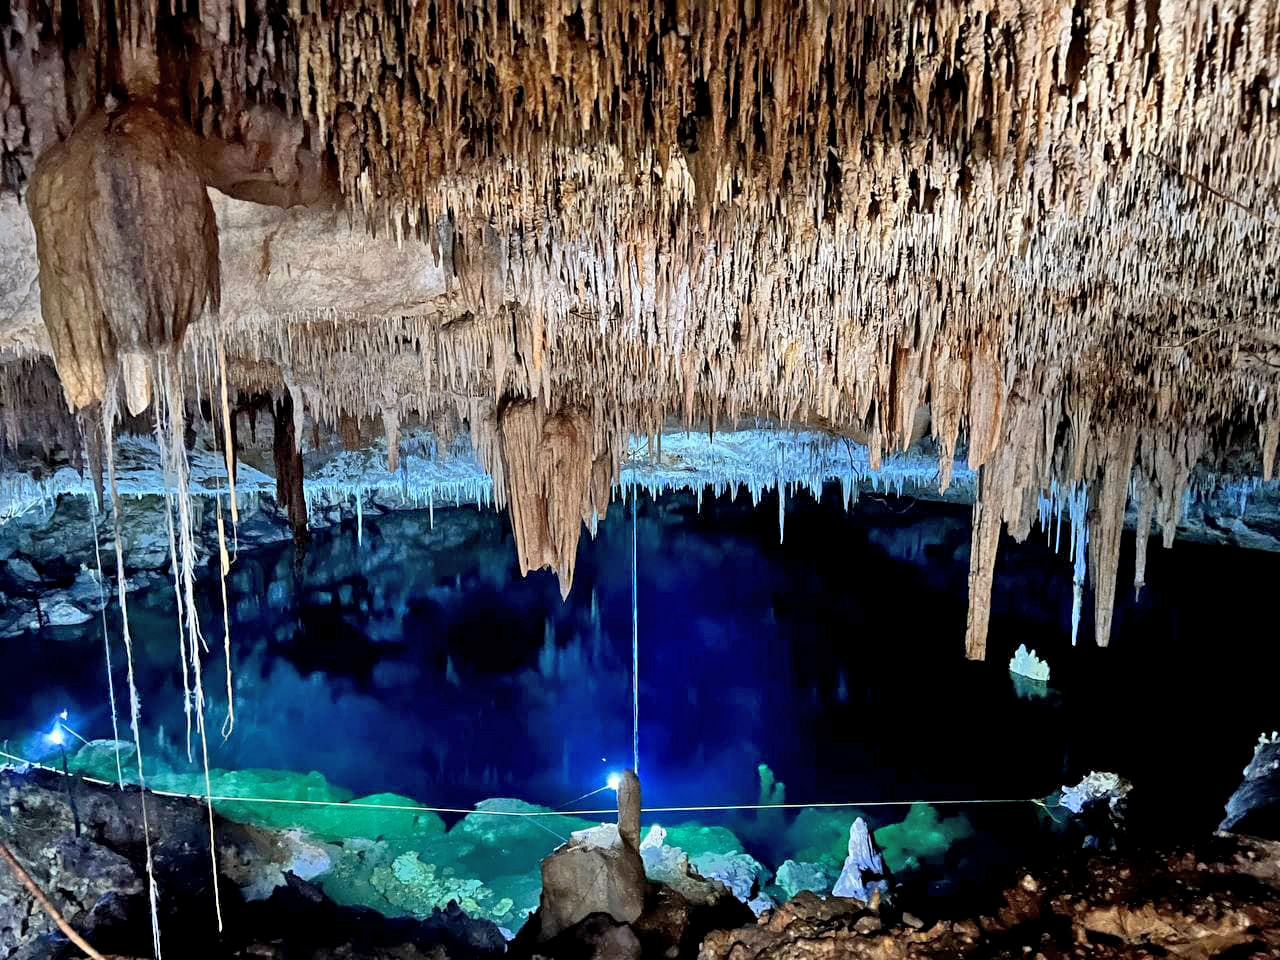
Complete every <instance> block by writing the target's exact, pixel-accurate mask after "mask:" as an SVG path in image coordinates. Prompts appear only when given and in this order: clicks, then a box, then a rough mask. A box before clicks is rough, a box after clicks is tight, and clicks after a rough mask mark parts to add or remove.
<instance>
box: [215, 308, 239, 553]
mask: <svg viewBox="0 0 1280 960" xmlns="http://www.w3.org/2000/svg"><path fill="white" fill-rule="evenodd" d="M218 381H219V384H220V387H221V393H222V446H223V450H224V451H225V453H226V455H227V489H228V490H230V491H231V536H232V539H233V541H234V542H235V545H236V547H237V549H238V548H239V545H240V539H239V525H240V507H239V505H238V504H237V503H236V449H235V445H234V444H233V443H232V440H231V404H230V402H229V401H228V399H227V353H226V350H225V349H224V347H223V343H222V331H221V330H219V331H218ZM218 541H219V543H221V542H222V522H221V520H219V522H218ZM226 555H227V551H226V548H225V547H224V548H223V550H222V556H223V558H224V561H223V562H224V563H225V557H226Z"/></svg>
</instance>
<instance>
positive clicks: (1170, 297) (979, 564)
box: [0, 0, 1280, 657]
mask: <svg viewBox="0 0 1280 960" xmlns="http://www.w3.org/2000/svg"><path fill="white" fill-rule="evenodd" d="M10 8H11V9H10V10H9V11H8V13H6V15H5V16H4V17H3V18H0V41H2V42H0V189H8V190H11V191H15V192H20V193H21V192H25V194H26V197H27V202H28V204H29V207H30V210H31V213H32V216H33V218H34V219H35V222H36V226H37V228H38V231H37V232H38V233H39V234H40V244H39V283H38V288H39V302H40V304H41V308H40V310H39V311H36V310H35V307H34V301H33V298H32V294H33V292H34V290H35V287H36V286H37V285H36V284H34V283H33V280H34V271H33V267H32V264H33V263H35V258H34V257H33V256H32V255H31V250H30V247H31V239H30V237H29V236H26V234H25V233H24V231H21V230H13V231H7V232H5V234H4V235H3V236H0V350H2V351H4V353H3V354H0V360H3V361H5V363H4V365H5V366H14V365H15V363H21V362H29V361H31V360H32V359H36V358H39V357H43V356H47V355H49V354H52V356H53V357H54V359H55V360H56V362H57V365H58V371H59V375H60V379H61V384H62V389H63V390H64V391H65V392H66V396H67V398H68V400H70V402H71V404H72V405H73V406H75V407H84V406H87V405H92V404H93V403H94V402H95V401H96V400H99V399H102V398H104V396H105V391H106V389H107V383H108V379H109V378H110V376H111V375H112V372H113V371H116V370H119V371H120V375H121V377H122V378H123V380H124V384H125V387H126V388H127V389H126V394H125V401H126V404H127V405H128V406H129V407H130V408H131V409H138V408H140V407H141V406H142V405H143V404H144V403H145V402H146V400H147V398H148V389H147V388H148V383H147V375H146V374H145V372H144V371H145V370H146V369H147V364H146V363H145V362H143V359H142V358H144V357H145V356H146V355H147V354H148V353H150V352H153V351H155V350H156V349H158V348H160V347H161V346H162V345H165V346H166V348H168V347H169V346H173V347H180V353H179V356H180V359H181V362H182V363H184V364H186V365H188V366H189V367H190V368H191V370H192V372H193V375H190V376H187V377H185V378H184V379H183V382H184V383H186V384H188V392H189V394H190V395H191V396H190V399H191V400H195V399H196V398H197V396H198V395H199V394H200V391H201V387H202V384H203V385H204V386H210V385H212V384H213V383H214V382H215V377H214V374H213V371H215V370H220V371H224V372H225V374H226V377H227V380H228V381H229V382H230V385H231V388H232V391H241V392H244V393H245V394H246V395H250V394H255V393H270V394H272V395H274V396H276V397H277V398H279V396H280V395H281V393H282V392H283V391H288V392H289V393H290V394H291V395H292V396H293V402H294V403H295V406H296V407H297V408H298V409H299V411H300V412H299V417H300V418H306V417H309V418H311V421H312V422H313V425H315V426H316V427H317V428H319V427H323V428H325V429H336V428H337V426H338V425H339V423H341V422H348V421H350V420H351V419H352V418H354V420H355V421H357V422H359V421H360V420H361V419H368V420H371V421H373V422H381V423H382V424H383V428H384V432H385V434H386V435H387V437H388V440H389V441H390V442H389V449H388V454H389V457H390V461H391V463H392V464H393V465H394V464H395V463H396V452H397V449H398V446H399V444H398V438H399V437H401V436H402V435H403V433H404V431H405V429H406V428H407V427H409V426H410V425H413V424H415V423H425V424H430V425H432V426H433V427H438V428H439V433H440V434H441V435H443V436H451V435H452V434H453V433H456V432H458V431H465V432H468V433H469V434H470V435H471V438H472V443H473V447H474V449H476V450H477V452H478V453H479V455H480V458H481V460H482V462H483V463H484V465H485V466H486V468H487V469H488V470H489V471H490V473H491V474H492V475H493V477H494V488H495V500H497V501H498V502H499V503H500V504H504V505H505V504H508V503H509V505H510V508H511V515H512V523H513V527H514V529H515V531H516V543H517V549H518V551H519V555H520V563H521V568H522V569H524V570H532V569H538V568H542V567H549V568H550V569H552V570H554V571H555V572H556V573H557V575H558V576H559V578H560V582H561V586H562V589H565V590H567V589H568V587H569V585H570V584H571V582H572V576H573V566H574V554H575V552H576V546H577V542H578V538H579V536H580V530H581V524H582V523H583V522H584V521H585V522H586V524H587V526H588V527H590V526H591V525H592V523H593V522H594V520H595V518H596V517H598V516H599V515H601V514H603V512H604V510H605V508H606V506H607V503H608V500H609V498H610V494H611V486H612V484H613V483H614V482H616V478H617V473H616V471H617V460H618V455H619V451H620V450H621V449H622V446H623V444H624V443H625V441H626V438H627V437H628V436H629V435H633V434H634V435H649V436H655V435H657V434H659V433H660V432H661V430H662V429H663V427H664V426H667V425H668V424H669V423H674V424H678V425H680V426H683V427H685V428H688V429H699V430H708V431H711V432H714V431H716V430H718V429H720V428H722V427H723V426H726V425H731V424H733V423H735V422H737V421H739V420H741V419H743V418H754V417H763V418H768V419H769V420H770V421H771V422H774V423H776V424H779V425H781V426H786V425H791V424H805V425H807V426H813V425H822V426H823V427H824V429H828V430H829V431H830V432H831V434H832V435H833V436H836V437H840V438H843V439H844V440H845V441H846V442H849V443H852V442H855V441H856V442H858V443H863V444H865V445H866V446H867V447H868V450H869V457H870V462H871V464H872V465H873V466H876V465H878V464H880V462H881V460H882V457H883V456H884V455H886V454H889V453H892V452H894V451H896V450H901V449H904V448H906V447H908V446H911V445H912V444H914V443H915V442H916V441H917V440H918V439H919V438H920V437H921V436H923V435H924V434H926V433H928V434H931V435H932V437H933V438H934V441H935V442H936V447H937V452H938V457H939V464H938V485H939V488H940V489H944V490H945V489H946V488H947V486H948V484H949V481H950V474H951V469H952V463H953V460H954V458H955V457H956V456H964V457H966V458H967V461H968V463H969V464H970V465H972V466H974V467H978V468H980V469H981V484H980V486H981V489H980V493H979V497H978V503H977V504H976V506H975V511H974V540H973V549H972V552H971V557H970V578H969V583H970V612H969V617H968V623H967V628H966V639H965V647H966V651H967V653H968V655H969V656H971V657H982V656H983V655H984V654H985V649H986V636H987V626H988V621H989V617H990V595H991V583H992V578H993V576H994V571H995V563H996V558H997V553H998V549H999V543H1000V538H1001V537H1002V536H1003V534H1004V533H1008V534H1009V535H1011V536H1013V537H1015V538H1022V537H1025V536H1026V535H1027V534H1028V533H1029V531H1030V529H1031V526H1032V524H1033V523H1034V522H1035V520H1036V519H1037V516H1039V517H1040V519H1041V520H1042V521H1053V522H1057V519H1056V518H1057V516H1058V515H1060V514H1061V512H1063V511H1064V510H1068V511H1069V512H1070V515H1071V518H1072V519H1071V522H1072V528H1073V532H1072V535H1071V549H1072V556H1073V558H1076V560H1077V566H1076V571H1075V578H1076V583H1077V591H1078V598H1079V604H1080V606H1081V607H1083V605H1084V599H1083V597H1084V591H1085V588H1086V584H1087V585H1088V588H1089V589H1090V590H1091V591H1092V603H1093V613H1094V615H1093V621H1094V637H1095V640H1096V641H1097V642H1098V643H1100V644H1103V645H1105V644H1106V643H1107V642H1108V640H1109V638H1110V634H1111V610H1112V606H1113V603H1114V597H1115V591H1116V589H1117V583H1116V580H1117V575H1116V566H1117V558H1118V553H1119V542H1120V540H1119V534H1120V528H1121V524H1122V522H1123V520H1124V517H1125V514H1126V507H1127V506H1128V501H1129V499H1130V497H1131V494H1136V496H1137V501H1136V504H1135V505H1136V506H1137V507H1138V508H1139V509H1138V513H1139V524H1138V526H1139V544H1140V546H1141V547H1142V548H1143V549H1144V550H1145V546H1146V543H1147V538H1148V536H1149V533H1150V531H1151V530H1152V529H1154V528H1156V527H1158V528H1159V529H1160V531H1161V534H1162V539H1163V541H1164V542H1165V543H1166V544H1168V542H1169V541H1170V539H1171V537H1172V535H1173V531H1174V530H1175V529H1176V526H1177V521H1178V519H1179V517H1180V515H1181V513H1182V510H1183V506H1184V500H1185V497H1186V492H1187V490H1188V489H1189V485H1190V484H1192V482H1193V479H1192V478H1193V475H1194V473H1195V471H1196V470H1197V468H1198V467H1200V466H1203V465H1205V464H1214V463H1221V462H1224V461H1225V460H1226V459H1227V458H1228V457H1229V456H1233V455H1234V452H1236V451H1238V450H1239V449H1240V448H1241V446H1242V445H1243V444H1246V443H1247V444H1248V446H1249V448H1250V462H1249V465H1248V467H1247V469H1248V471H1250V472H1252V473H1255V474H1261V475H1264V476H1270V475H1271V473H1272V470H1273V467H1274V460H1275V451H1276V448H1277V442H1278V440H1277V438H1278V437H1280V426H1278V424H1280V407H1278V406H1277V401H1276V397H1277V393H1278V391H1280V294H1278V292H1277V290H1278V288H1277V285H1276V271H1277V255H1276V229H1277V225H1280V110H1277V109H1276V107H1277V103H1278V102H1280V71H1277V70H1276V67H1275V64H1276V63H1277V62H1280V2H1277V0H1257V2H1253V3H1249V4H1230V3H1227V2H1225V0H1166V2H1161V3H1155V4H1145V5H1144V4H1129V5H1125V4H1117V3H1114V2H1104V0H1090V2H1084V3H1080V4H1076V5H1075V6H1071V5H1066V6H1063V5H1061V4H1052V3H1048V2H1046V0H1009V2H1004V3H997V4H992V3H989V2H987V3H976V4H975V3H967V2H962V0H941V2H939V3H937V4H933V5H924V6H922V5H918V4H917V5H910V4H905V5H904V4H883V3H870V2H866V0H837V2H824V3H815V2H801V3H796V4H792V5H790V6H788V5H777V4H769V3H765V4H754V5H746V6H744V7H726V6H724V5H721V4H715V3H709V2H703V0H693V2H689V3H677V4H666V5H661V4H659V5H653V4H638V3H635V2H634V0H600V2H596V3H592V4H576V3H574V4H569V5H567V6H566V5H563V4H559V5H557V4H525V5H507V6H502V5H499V4H496V3H492V2H477V3H473V4H469V5H468V4H463V5H458V4H453V5H450V4H438V3H434V2H427V3H425V4H418V5H408V6H404V5H401V6H392V7H391V8H388V7H386V5H385V4H382V3H376V2H373V0H352V2H351V3H347V4H342V5H336V6H335V5H324V4H309V5H304V4H292V3H288V4H286V3H283V2H280V0H256V2H255V3H251V4H250V3H244V2H243V0H238V2H236V3H231V2H229V0H210V2H208V3H203V4H201V5H200V11H199V16H181V17H180V16H177V15H173V14H171V13H169V12H168V8H165V7H163V6H162V5H161V6H156V5H147V4H133V5H128V6H126V7H114V8H113V7H110V6H108V7H106V8H103V7H101V6H100V5H98V4H96V3H90V2H89V0H73V2H70V3H66V4H62V5H61V6H60V7H59V9H58V15H56V16H55V15H53V8H52V7H51V6H50V5H49V4H48V3H47V2H46V0H15V2H14V3H12V4H10ZM109 18H110V19H112V20H113V21H114V22H107V21H108V19H109ZM119 89H123V90H125V91H128V93H129V96H130V99H129V100H128V101H127V105H126V106H125V107H124V108H123V109H116V110H115V111H108V110H105V109H104V106H105V105H106V104H107V102H108V97H109V96H111V95H114V93H115V92H116V91H117V90H119ZM108 143H110V144H115V145H116V146H114V147H112V149H111V150H110V151H104V149H103V148H104V145H106V144H108ZM82 144H87V145H88V146H89V147H91V148H92V149H89V150H77V149H74V148H75V147H76V146H77V145H82ZM94 144H97V146H96V147H94V146H93V145H94ZM72 157H77V158H96V159H94V160H92V161H88V160H83V159H82V160H76V161H73V160H72V159H69V158H72ZM77 163H80V164H81V165H82V166H80V167H77V166H76V164H77ZM95 164H96V165H95ZM113 170H114V171H116V173H117V174H119V173H120V171H121V170H131V171H134V174H133V175H131V176H115V177H114V179H113V178H112V175H111V171H113ZM58 177H61V178H62V179H61V180H58V181H57V185H56V186H55V179H56V178H58ZM73 180H74V182H75V183H77V184H83V185H84V187H85V189H84V190H83V191H81V190H79V189H78V188H74V187H73V185H72V182H73ZM104 183H113V184H116V185H117V188H116V189H114V190H113V191H105V192H104V190H103V189H102V184H104ZM94 184H97V185H98V187H97V188H94ZM206 187H211V188H215V189H216V191H220V193H215V194H213V195H212V198H211V199H206V197H208V196H210V195H208V194H206V192H205V188H206ZM91 188H92V189H91ZM223 194H225V195H226V196H223ZM227 197H239V198H241V199H242V200H248V201H252V202H253V203H254V204H259V205H270V206H269V207H268V206H262V207H261V208H260V209H258V210H257V212H256V213H246V212H245V211H244V210H243V209H242V208H238V207H237V206H236V203H235V202H234V201H232V200H229V199H227ZM2 203H3V201H0V204H2ZM210 204H212V208H210V206H209V205H210ZM296 205H308V206H307V208H306V209H305V210H302V209H284V208H289V207H294V206H296ZM210 209H215V210H216V211H217V217H218V220H219V221H220V223H219V226H221V227H223V228H224V230H227V231H228V232H227V236H233V235H234V237H235V240H234V242H231V243H229V244H227V245H225V250H224V253H223V256H222V257H219V256H218V254H217V244H216V241H214V242H211V241H210V238H211V237H216V233H215V232H214V230H215V229H216V228H215V227H214V224H213V216H212V214H211V213H210ZM165 211H169V212H173V211H186V213H185V214H181V215H179V214H174V215H173V216H166V215H165ZM3 215H5V211H4V209H3V208H2V207H0V216H3ZM86 218H87V219H86ZM95 224H96V225H97V226H96V228H95V230H89V229H87V228H83V227H86V225H87V226H90V227H91V226H93V225H95ZM144 224H145V225H150V226H147V227H146V228H145V229H144V227H143V225H144ZM232 228H234V229H232ZM366 235H367V236H368V237H369V239H367V240H366V239H364V238H365V236H366ZM58 237H61V238H65V242H64V241H63V240H56V241H55V238H58ZM131 238H132V239H134V240H138V241H139V242H136V243H126V242H124V241H126V240H128V239H131ZM47 241H49V242H47ZM126 252H127V254H128V255H126ZM219 284H221V286H222V287H223V288H225V289H226V291H227V292H228V296H226V297H224V298H223V302H222V310H221V314H222V315H221V322H220V324H217V325H215V324H212V323H207V322H203V323H202V322H199V320H198V318H199V315H200V313H201V309H202V308H203V307H204V305H205V302H206V301H208V302H209V303H210V304H214V305H216V303H217V301H218V296H217V294H218V288H219ZM233 293H234V296H233V295H232V294H233ZM37 313H38V314H39V315H40V317H42V319H43V326H42V325H41V324H40V323H39V322H37V317H36V316H35V315H36V314H37ZM188 326H189V327H190V329H189V330H186V333H185V335H184V333H183V331H184V329H186V328H187V327H188ZM45 328H47V332H46V330H45ZM224 348H225V349H224ZM10 358H14V360H13V361H12V362H11V361H10ZM19 376H21V377H23V378H25V377H27V376H28V375H27V374H26V373H23V372H21V371H18V372H16V373H9V372H7V371H6V372H5V373H4V374H3V375H2V376H0V406H2V407H3V409H2V410H0V419H2V420H3V422H4V423H5V425H6V431H8V430H9V429H10V425H12V424H15V423H18V422H29V423H31V424H32V426H31V427H30V428H27V430H29V431H30V432H32V433H40V432H42V431H44V432H45V433H44V435H45V436H46V438H47V436H48V431H50V430H51V429H52V426H51V422H52V421H53V420H54V419H55V417H54V414H53V413H52V412H50V411H49V410H48V409H47V398H46V397H44V396H43V395H41V394H39V393H35V394H32V395H30V396H27V395H25V394H20V395H17V397H16V399H15V394H14V393H13V392H12V391H10V390H8V389H7V388H6V386H5V383H6V382H7V381H9V380H12V379H16V378H18V377H19ZM219 376H220V374H219ZM59 429H61V430H66V431H68V432H70V433H71V435H72V439H71V442H70V443H66V444H64V446H65V447H67V448H69V449H76V450H79V449H80V448H81V447H82V446H83V445H84V444H83V443H82V442H81V438H80V437H79V435H78V430H77V429H76V428H75V427H74V425H71V426H70V427H68V426H67V425H66V424H65V423H63V424H60V426H59ZM77 456H78V454H77ZM232 469H233V468H232ZM1046 502H1047V503H1049V504H1051V505H1052V506H1051V509H1050V510H1049V511H1048V513H1046V511H1045V510H1044V509H1043V508H1042V504H1043V503H1046ZM1077 504H1079V505H1082V509H1079V510H1077V509H1076V505H1077ZM1050 514H1051V515H1050ZM1086 526H1087V528H1088V536H1087V538H1086V536H1085V535H1084V533H1083V530H1084V528H1085V527H1086ZM1086 539H1087V543H1086ZM1144 556H1145V554H1140V560H1139V564H1138V567H1137V571H1136V576H1135V586H1138V587H1140V586H1141V584H1142V582H1143V580H1144V578H1145V569H1146V568H1145V563H1144V561H1143V559H1142V557H1144Z"/></svg>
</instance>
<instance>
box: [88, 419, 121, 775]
mask: <svg viewBox="0 0 1280 960" xmlns="http://www.w3.org/2000/svg"><path fill="white" fill-rule="evenodd" d="M91 430H92V431H93V436H94V437H96V438H97V439H96V443H97V446H98V450H99V456H101V446H102V434H101V433H100V432H99V430H98V428H95V427H94V426H93V424H92V423H86V424H85V433H86V436H87V435H88V434H89V431H91ZM91 462H96V463H97V466H95V467H94V478H95V479H94V483H95V484H97V485H101V483H102V464H101V461H100V460H98V461H91ZM89 502H90V504H92V508H93V513H92V515H91V516H90V517H89V528H90V529H91V530H93V556H94V559H95V560H97V562H98V607H99V609H100V610H101V612H102V646H103V649H104V651H105V653H106V658H107V701H108V703H109V704H110V705H111V740H112V742H113V743H114V744H115V753H116V785H117V786H119V788H120V789H121V790H123V789H124V768H123V767H121V765H120V719H119V716H120V715H119V712H118V711H117V710H116V682H115V678H114V677H113V676H112V670H111V631H110V630H109V629H108V628H107V597H106V592H105V591H104V590H103V587H102V585H103V582H104V581H103V576H102V547H101V545H100V544H99V543H98V511H99V510H101V509H102V508H103V506H105V505H104V504H103V503H102V501H101V498H100V497H94V498H90V501H89Z"/></svg>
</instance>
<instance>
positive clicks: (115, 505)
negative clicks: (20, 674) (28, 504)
mask: <svg viewBox="0 0 1280 960" xmlns="http://www.w3.org/2000/svg"><path fill="white" fill-rule="evenodd" d="M119 396H120V394H119V384H118V383H117V382H116V379H115V378H114V377H113V378H112V382H111V384H110V387H109V389H108V393H107V399H106V401H105V402H104V403H103V404H102V427H103V439H104V444H103V445H104V446H105V447H106V451H107V477H108V479H109V480H110V484H111V515H112V533H113V536H114V539H115V548H116V590H117V593H118V595H119V600H120V625H121V635H122V636H123V638H124V652H125V659H126V661H127V662H128V665H129V672H128V676H129V726H130V728H131V729H132V730H133V746H134V750H135V751H136V752H137V755H138V786H139V787H140V788H141V791H142V792H141V795H140V799H141V803H142V837H143V841H144V843H145V845H146V850H147V896H148V900H149V901H150V905H151V939H152V946H153V947H154V950H155V960H163V958H162V954H161V950H160V891H159V889H158V888H157V887H156V874H155V862H154V860H153V858H152V855H151V826H150V823H149V822H148V819H147V780H146V775H145V774H144V773H143V770H142V724H141V722H140V716H141V713H142V702H141V701H140V700H139V699H138V685H137V683H136V682H135V680H134V674H133V638H132V637H131V636H130V635H129V601H128V598H127V596H126V589H125V587H126V583H125V576H124V545H123V544H124V538H123V536H122V535H121V530H120V489H119V487H118V486H117V484H116V453H115V436H114V434H115V419H116V407H117V404H118V403H119ZM215 889H216V887H215Z"/></svg>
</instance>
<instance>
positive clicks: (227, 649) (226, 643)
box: [216, 493, 236, 740]
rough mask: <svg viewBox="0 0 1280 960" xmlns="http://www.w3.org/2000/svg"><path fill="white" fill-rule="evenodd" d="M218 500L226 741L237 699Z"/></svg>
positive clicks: (226, 563) (226, 561) (228, 565)
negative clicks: (233, 678) (232, 670)
mask: <svg viewBox="0 0 1280 960" xmlns="http://www.w3.org/2000/svg"><path fill="white" fill-rule="evenodd" d="M216 500H217V504H218V583H219V585H220V586H221V587H222V652H223V658H224V660H225V662H226V665H227V719H226V720H224V721H223V722H222V739H223V740H225V739H227V737H229V736H231V731H233V730H234V729H235V728H236V699H235V693H234V691H233V690H232V684H231V615H230V613H229V611H228V609H227V573H228V572H230V570H231V559H230V558H229V557H228V556H227V534H226V530H225V528H224V527H223V525H222V495H221V494H218V495H217V497H216ZM231 503H232V515H233V517H234V511H235V506H234V505H235V494H234V493H232V495H231ZM233 522H234V521H233Z"/></svg>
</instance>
